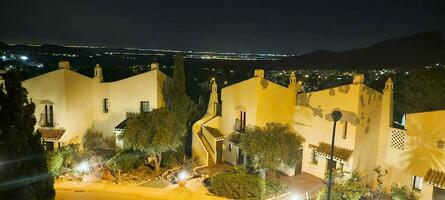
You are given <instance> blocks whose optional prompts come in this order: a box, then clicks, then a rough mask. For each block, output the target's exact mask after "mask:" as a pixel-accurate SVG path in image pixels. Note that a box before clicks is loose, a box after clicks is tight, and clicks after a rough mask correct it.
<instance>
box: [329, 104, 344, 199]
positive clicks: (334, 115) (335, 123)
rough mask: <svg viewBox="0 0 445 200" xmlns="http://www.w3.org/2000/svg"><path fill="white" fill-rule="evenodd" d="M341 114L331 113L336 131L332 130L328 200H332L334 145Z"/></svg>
mask: <svg viewBox="0 0 445 200" xmlns="http://www.w3.org/2000/svg"><path fill="white" fill-rule="evenodd" d="M341 115H342V114H341V112H340V111H334V112H332V113H331V117H332V119H333V120H334V129H333V130H332V142H331V156H330V159H329V163H328V167H329V182H328V200H331V190H332V182H333V181H332V167H333V166H332V164H334V143H335V127H336V126H337V121H338V120H340V119H341Z"/></svg>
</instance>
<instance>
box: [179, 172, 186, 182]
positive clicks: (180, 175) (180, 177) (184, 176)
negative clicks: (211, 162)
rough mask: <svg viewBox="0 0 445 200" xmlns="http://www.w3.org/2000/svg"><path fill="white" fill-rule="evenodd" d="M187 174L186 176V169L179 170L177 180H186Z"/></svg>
mask: <svg viewBox="0 0 445 200" xmlns="http://www.w3.org/2000/svg"><path fill="white" fill-rule="evenodd" d="M187 176H188V175H187V172H186V171H181V172H179V173H178V179H179V180H182V181H183V180H187Z"/></svg>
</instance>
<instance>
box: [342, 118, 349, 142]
mask: <svg viewBox="0 0 445 200" xmlns="http://www.w3.org/2000/svg"><path fill="white" fill-rule="evenodd" d="M347 135H348V122H345V125H344V129H343V139H346V136H347Z"/></svg>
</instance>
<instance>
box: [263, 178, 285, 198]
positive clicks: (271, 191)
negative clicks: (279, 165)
mask: <svg viewBox="0 0 445 200" xmlns="http://www.w3.org/2000/svg"><path fill="white" fill-rule="evenodd" d="M287 190H288V188H287V186H286V185H285V184H284V183H281V182H280V181H267V182H266V196H267V197H273V196H278V195H281V194H283V193H285V192H286V191H287Z"/></svg>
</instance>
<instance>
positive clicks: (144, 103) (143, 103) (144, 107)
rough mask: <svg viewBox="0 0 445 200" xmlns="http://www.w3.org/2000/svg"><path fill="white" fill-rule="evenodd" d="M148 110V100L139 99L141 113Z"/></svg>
mask: <svg viewBox="0 0 445 200" xmlns="http://www.w3.org/2000/svg"><path fill="white" fill-rule="evenodd" d="M143 112H150V102H148V101H141V113H143Z"/></svg>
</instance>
